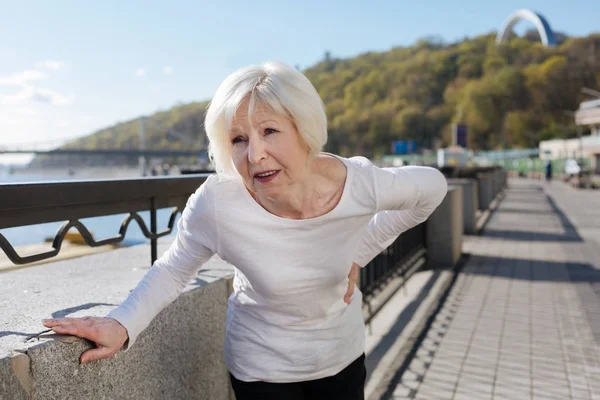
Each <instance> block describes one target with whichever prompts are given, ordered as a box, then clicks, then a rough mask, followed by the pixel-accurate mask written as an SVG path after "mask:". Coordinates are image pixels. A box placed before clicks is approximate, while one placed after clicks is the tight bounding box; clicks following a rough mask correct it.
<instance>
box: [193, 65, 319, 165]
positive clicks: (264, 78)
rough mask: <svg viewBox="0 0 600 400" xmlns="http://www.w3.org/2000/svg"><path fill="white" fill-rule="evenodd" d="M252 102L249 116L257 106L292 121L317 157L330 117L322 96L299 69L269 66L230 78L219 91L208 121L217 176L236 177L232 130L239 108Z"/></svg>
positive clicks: (238, 73)
mask: <svg viewBox="0 0 600 400" xmlns="http://www.w3.org/2000/svg"><path fill="white" fill-rule="evenodd" d="M246 99H249V105H248V115H251V113H252V110H253V109H254V105H255V103H256V102H259V103H260V104H262V105H265V106H268V107H270V108H271V109H272V110H273V111H275V112H276V113H278V114H280V115H284V116H286V117H288V118H290V119H291V120H292V122H293V123H294V125H295V126H296V129H297V130H298V133H299V134H300V137H301V138H302V140H303V142H304V143H305V144H306V146H307V147H308V149H309V150H308V151H309V156H315V155H317V154H318V153H319V152H320V151H321V150H322V149H323V146H324V145H325V143H326V142H327V117H326V115H325V107H324V105H323V101H322V100H321V98H320V97H319V94H318V93H317V91H316V90H315V88H314V86H313V85H312V84H311V83H310V81H309V80H308V78H306V76H304V75H303V74H302V73H301V72H300V71H298V70H297V69H295V68H293V67H291V66H289V65H287V64H284V63H281V62H267V63H265V64H263V65H262V66H249V67H245V68H242V69H239V70H237V71H236V72H234V73H232V74H231V75H229V76H228V77H227V78H225V80H224V81H223V83H221V85H220V86H219V88H218V89H217V92H216V93H215V95H214V97H213V99H212V101H211V102H210V105H209V107H208V110H207V112H206V118H205V119H204V129H205V130H206V135H207V136H208V140H209V145H208V153H209V155H210V158H211V160H212V162H213V164H214V166H215V169H216V171H217V172H222V173H229V174H232V173H235V168H234V166H233V161H232V158H231V139H230V136H229V135H230V130H231V126H232V122H233V119H234V117H235V114H236V112H237V109H238V107H239V106H240V104H242V102H244V101H245V100H246Z"/></svg>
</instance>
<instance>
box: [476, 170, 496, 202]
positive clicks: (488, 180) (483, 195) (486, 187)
mask: <svg viewBox="0 0 600 400" xmlns="http://www.w3.org/2000/svg"><path fill="white" fill-rule="evenodd" d="M493 184H494V183H493V177H492V173H491V172H480V173H478V174H477V189H478V203H479V209H480V210H481V211H485V210H487V209H488V208H490V203H491V202H492V200H493V199H494V187H493Z"/></svg>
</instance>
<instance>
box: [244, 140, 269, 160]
mask: <svg viewBox="0 0 600 400" xmlns="http://www.w3.org/2000/svg"><path fill="white" fill-rule="evenodd" d="M265 158H267V152H266V148H265V142H264V140H262V139H260V138H252V139H250V140H249V143H248V161H250V162H251V163H252V164H258V163H259V162H260V161H261V160H263V159H265Z"/></svg>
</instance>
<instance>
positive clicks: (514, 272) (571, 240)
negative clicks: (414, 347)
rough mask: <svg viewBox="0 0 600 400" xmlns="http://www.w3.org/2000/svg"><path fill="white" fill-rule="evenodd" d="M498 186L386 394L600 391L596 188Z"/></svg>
mask: <svg viewBox="0 0 600 400" xmlns="http://www.w3.org/2000/svg"><path fill="white" fill-rule="evenodd" d="M505 193H506V197H505V198H504V200H503V201H502V202H501V203H500V206H499V208H498V209H497V210H496V212H495V213H494V214H493V215H492V217H491V219H490V221H489V222H488V225H487V226H486V229H485V233H484V234H483V235H482V236H468V237H466V238H465V245H464V252H465V253H469V254H470V258H469V260H468V262H467V263H466V265H465V267H464V269H463V270H462V272H461V273H460V274H459V276H458V279H457V281H456V283H455V285H454V287H453V288H452V290H451V292H450V294H449V296H448V298H447V299H446V301H445V303H444V305H443V307H442V309H441V311H440V312H439V314H438V315H437V316H436V319H435V321H434V323H433V324H432V326H431V328H430V329H429V331H428V332H427V336H426V338H425V340H424V341H423V342H422V343H421V345H420V347H419V349H418V351H417V353H416V356H415V357H414V358H413V359H412V361H411V364H410V366H409V368H408V369H407V370H406V371H404V372H403V374H402V375H401V377H400V379H399V380H397V382H396V383H397V386H395V389H394V390H393V394H391V397H390V398H394V399H434V400H443V399H455V400H458V399H468V400H479V399H510V400H520V399H545V400H554V399H556V400H566V399H600V191H592V192H589V191H588V192H580V191H577V190H575V189H571V188H569V187H568V186H566V185H563V184H561V183H560V182H553V183H552V184H550V185H547V184H545V183H543V182H540V181H527V180H511V181H509V188H508V189H507V190H506V192H505ZM390 392H391V391H390Z"/></svg>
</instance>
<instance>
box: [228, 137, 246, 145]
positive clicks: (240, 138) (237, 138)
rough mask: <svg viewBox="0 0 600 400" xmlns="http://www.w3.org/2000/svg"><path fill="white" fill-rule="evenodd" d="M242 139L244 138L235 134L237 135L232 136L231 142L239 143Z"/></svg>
mask: <svg viewBox="0 0 600 400" xmlns="http://www.w3.org/2000/svg"><path fill="white" fill-rule="evenodd" d="M243 141H244V138H242V137H241V136H237V137H235V138H233V140H232V141H231V143H233V144H236V143H241V142H243Z"/></svg>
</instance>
